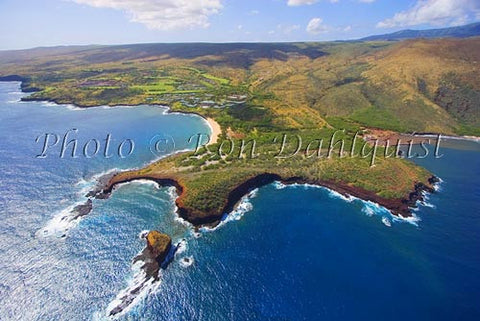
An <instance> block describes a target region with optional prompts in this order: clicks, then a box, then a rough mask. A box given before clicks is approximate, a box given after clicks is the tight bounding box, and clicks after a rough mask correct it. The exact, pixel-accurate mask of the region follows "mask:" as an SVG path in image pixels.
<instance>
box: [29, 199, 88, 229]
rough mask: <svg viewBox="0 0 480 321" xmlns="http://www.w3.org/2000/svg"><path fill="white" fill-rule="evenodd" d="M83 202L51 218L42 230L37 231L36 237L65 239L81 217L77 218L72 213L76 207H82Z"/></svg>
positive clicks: (75, 213)
mask: <svg viewBox="0 0 480 321" xmlns="http://www.w3.org/2000/svg"><path fill="white" fill-rule="evenodd" d="M83 204H85V202H78V203H75V204H73V205H71V206H69V207H67V208H65V209H63V210H61V211H60V212H58V213H57V214H55V215H54V216H53V218H52V219H50V221H49V222H48V223H47V224H46V225H45V227H44V228H42V229H40V230H39V231H37V233H36V236H37V237H58V238H61V237H65V236H66V235H67V233H68V231H69V230H70V229H72V228H73V227H75V226H76V225H77V224H78V222H79V221H80V220H81V217H77V218H75V217H76V216H78V213H77V212H75V211H74V208H75V207H76V206H78V205H83Z"/></svg>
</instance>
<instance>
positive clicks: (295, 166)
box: [0, 39, 480, 213]
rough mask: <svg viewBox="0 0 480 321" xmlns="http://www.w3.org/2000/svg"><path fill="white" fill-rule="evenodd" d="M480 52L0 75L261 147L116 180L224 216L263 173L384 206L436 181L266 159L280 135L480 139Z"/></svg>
mask: <svg viewBox="0 0 480 321" xmlns="http://www.w3.org/2000/svg"><path fill="white" fill-rule="evenodd" d="M479 49H480V39H468V40H431V41H425V40H417V41H406V42H402V43H397V44H391V43H382V42H372V43H318V44H243V45H242V44H230V45H208V44H207V45H158V46H157V45H149V46H147V45H144V46H120V47H100V48H93V49H92V48H85V49H82V50H80V49H78V50H76V51H74V52H68V53H63V52H56V51H54V53H51V52H49V54H48V55H45V54H44V53H37V52H35V53H32V54H31V57H29V59H28V60H27V58H26V57H28V52H27V53H22V54H18V53H15V54H13V55H12V54H9V53H0V65H1V66H2V68H1V69H0V70H1V71H0V76H2V75H8V74H19V75H21V76H24V77H28V78H29V79H28V81H25V82H24V88H25V89H38V90H40V91H38V92H36V93H34V94H33V95H32V98H33V99H51V100H55V101H57V102H62V103H75V104H78V105H84V106H93V105H103V104H109V105H115V104H143V103H159V104H169V105H170V106H172V109H174V110H178V111H188V112H196V113H199V114H201V115H204V116H208V117H212V118H214V119H215V120H217V121H218V122H219V123H220V125H221V126H222V129H223V138H227V137H229V136H230V137H236V138H238V137H243V138H245V139H257V140H258V141H259V145H260V146H261V148H262V151H261V152H262V154H263V156H261V157H259V158H257V159H249V160H239V159H235V158H233V157H229V158H226V159H220V158H219V157H218V156H212V155H208V154H203V155H201V156H199V157H193V156H192V154H191V153H186V154H182V155H176V156H173V157H169V158H167V159H166V160H162V161H160V162H158V163H155V164H153V165H151V166H149V167H148V168H146V169H143V170H141V171H139V172H135V173H124V174H120V175H119V176H118V177H117V178H116V179H117V180H121V178H122V177H129V176H131V175H140V176H142V175H143V176H150V177H157V178H167V177H169V178H174V179H176V180H177V181H178V182H179V183H180V184H181V185H182V186H183V187H184V188H185V191H184V194H183V195H182V199H181V202H182V205H183V206H184V207H186V208H189V209H191V210H194V209H196V210H197V211H201V212H203V213H209V212H218V211H221V209H222V207H223V206H224V205H225V199H226V196H227V195H228V193H229V191H230V190H231V189H232V188H234V187H235V186H238V185H239V184H240V183H241V182H244V181H245V180H247V179H249V178H251V177H254V176H256V175H258V174H261V173H265V172H268V173H275V174H278V175H279V176H280V177H282V178H285V179H286V178H290V177H297V178H301V179H303V180H305V181H310V182H327V181H328V182H335V183H337V184H342V185H343V186H346V187H348V186H350V187H356V188H360V189H362V190H365V191H369V192H371V193H373V194H375V195H377V196H379V197H382V198H385V199H394V198H402V197H405V195H406V194H408V192H409V191H411V190H412V189H413V186H414V184H415V183H417V182H426V180H427V178H428V176H429V174H428V172H427V171H425V170H424V169H422V168H419V167H418V166H415V165H413V164H412V163H410V162H407V161H404V160H400V159H388V160H377V166H375V167H373V168H371V167H370V166H369V163H368V160H361V159H358V158H355V159H347V158H343V159H339V158H338V157H337V158H333V159H325V158H322V159H305V158H302V157H296V158H292V159H289V160H278V159H275V158H272V157H271V154H269V153H271V149H272V148H274V147H273V146H271V145H269V141H271V139H272V138H273V137H274V136H276V135H279V134H281V133H284V132H288V133H289V134H290V135H297V134H299V135H302V137H303V138H304V139H305V140H306V141H308V139H315V138H324V139H325V140H328V138H329V137H330V136H331V134H332V133H333V132H334V130H335V128H338V129H347V130H348V131H350V134H352V133H353V132H355V131H356V130H357V129H359V128H360V127H362V126H367V127H368V126H370V127H377V128H384V129H393V130H397V131H429V132H443V133H448V134H451V133H470V134H475V133H476V132H477V131H478V127H479V118H478V117H477V116H476V115H477V114H478V111H479V109H480V108H479V107H478V105H475V104H478V101H475V99H472V98H471V97H474V98H475V97H476V93H477V92H478V90H479V88H480V81H479V80H478V77H475V75H478V64H477V61H480V57H479V54H478V52H480V50H479ZM465 88H466V89H465ZM231 94H246V95H247V96H248V101H247V103H246V104H243V105H237V106H234V107H230V108H224V109H214V108H209V109H203V108H190V107H186V106H184V105H183V102H182V100H183V99H187V98H188V97H189V96H191V95H198V96H199V97H200V98H201V99H202V100H203V99H207V98H208V99H216V100H220V101H222V100H225V99H226V97H228V96H229V95H231ZM465 95H467V96H468V97H467V98H465V97H464V96H465ZM211 97H213V98H211ZM469 97H470V98H469ZM347 148H348V147H347ZM265 155H270V156H269V157H267V156H265ZM122 175H124V176H122Z"/></svg>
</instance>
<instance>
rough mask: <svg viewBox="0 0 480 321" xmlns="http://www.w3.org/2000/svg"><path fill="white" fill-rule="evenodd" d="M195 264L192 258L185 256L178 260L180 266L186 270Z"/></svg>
mask: <svg viewBox="0 0 480 321" xmlns="http://www.w3.org/2000/svg"><path fill="white" fill-rule="evenodd" d="M193 263H195V259H194V258H193V256H186V257H184V258H182V259H181V260H180V266H181V267H183V268H188V267H190V266H192V265H193Z"/></svg>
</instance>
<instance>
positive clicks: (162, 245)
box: [133, 231, 173, 280]
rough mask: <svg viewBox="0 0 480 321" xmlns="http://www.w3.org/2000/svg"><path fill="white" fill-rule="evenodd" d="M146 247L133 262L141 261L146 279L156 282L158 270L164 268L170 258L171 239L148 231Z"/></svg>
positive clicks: (165, 235) (156, 232)
mask: <svg viewBox="0 0 480 321" xmlns="http://www.w3.org/2000/svg"><path fill="white" fill-rule="evenodd" d="M146 239H147V246H146V247H145V249H144V250H143V251H142V253H140V254H139V255H138V256H137V257H136V258H134V259H133V262H134V263H135V262H138V261H142V262H144V265H143V267H142V269H143V270H144V271H145V274H146V277H147V278H153V279H155V280H158V272H159V271H160V268H165V267H166V266H167V265H168V263H169V262H170V259H171V257H172V251H173V249H172V239H171V238H170V236H168V235H167V234H163V233H160V232H158V231H150V232H149V233H148V235H147V237H146Z"/></svg>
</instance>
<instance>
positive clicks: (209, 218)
mask: <svg viewBox="0 0 480 321" xmlns="http://www.w3.org/2000/svg"><path fill="white" fill-rule="evenodd" d="M135 180H151V181H154V182H156V183H157V184H159V185H161V186H174V187H175V188H176V190H177V194H178V198H177V199H176V201H175V203H176V206H177V208H178V209H177V213H178V215H179V216H180V217H181V218H183V219H185V220H186V221H188V222H190V223H191V224H192V225H194V226H195V227H201V226H216V225H217V224H218V223H220V221H221V220H222V218H223V217H224V215H225V213H230V212H231V211H232V210H233V209H234V208H235V206H236V205H237V204H238V202H239V201H240V200H241V199H242V198H243V197H244V196H245V195H247V194H248V193H249V192H250V191H252V190H254V189H256V188H259V187H263V186H265V185H268V184H271V183H273V182H275V181H279V182H281V183H282V184H285V185H292V184H309V185H316V186H322V187H326V188H328V189H331V190H333V191H335V192H338V193H340V194H342V195H344V196H346V197H348V196H353V197H357V198H359V199H362V200H364V201H371V202H374V203H377V204H379V205H381V206H383V207H385V208H386V209H388V210H389V211H391V212H392V214H393V215H395V216H398V217H402V218H409V217H412V208H415V207H416V203H417V202H418V201H422V200H423V194H424V193H425V192H427V193H433V192H434V188H433V186H434V184H435V183H437V182H438V181H439V179H438V178H437V177H435V176H431V177H430V178H429V179H428V181H427V182H417V183H416V184H415V185H414V186H412V191H411V192H410V193H408V194H407V195H405V196H404V197H403V198H394V199H388V198H384V197H381V196H379V195H377V194H375V193H374V192H372V191H367V190H365V189H362V188H359V187H355V186H351V185H348V184H344V183H341V182H333V181H319V180H310V179H307V178H303V177H281V176H280V175H277V174H274V173H262V174H259V175H256V176H255V177H253V178H250V179H248V180H246V181H244V182H243V183H241V184H239V185H237V186H236V187H235V188H233V189H232V190H231V191H230V192H229V193H228V197H227V198H226V199H225V201H224V206H223V207H222V210H221V211H216V212H202V211H199V210H198V209H195V208H187V207H185V206H184V205H183V202H182V199H183V198H184V196H185V194H184V192H185V188H184V187H183V186H182V185H181V183H179V182H178V181H177V180H176V179H174V178H165V177H156V176H153V175H152V176H135V175H131V176H128V177H124V176H123V177H122V178H121V179H117V176H116V175H114V176H113V177H111V179H110V180H109V181H108V183H107V184H106V185H105V186H103V188H100V189H98V192H97V194H96V195H95V197H96V198H100V199H104V198H108V197H109V196H110V194H111V193H112V191H113V189H114V187H115V186H116V185H118V184H122V183H127V182H131V181H135Z"/></svg>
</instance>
